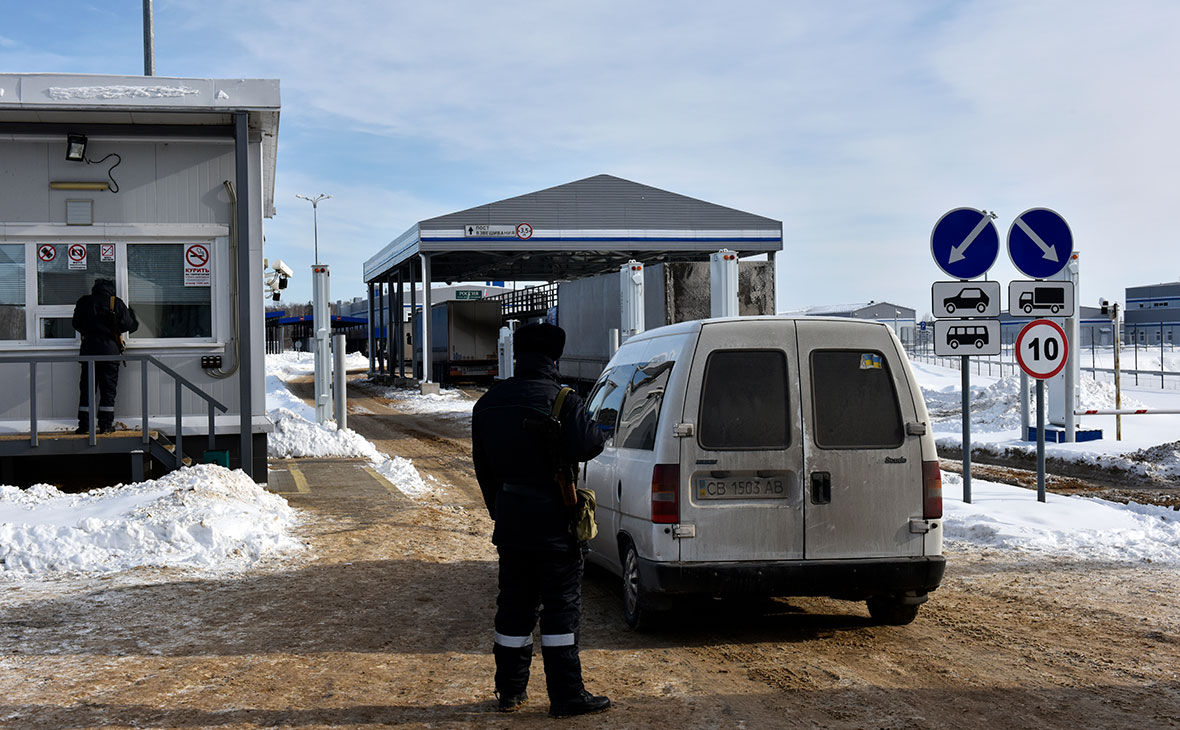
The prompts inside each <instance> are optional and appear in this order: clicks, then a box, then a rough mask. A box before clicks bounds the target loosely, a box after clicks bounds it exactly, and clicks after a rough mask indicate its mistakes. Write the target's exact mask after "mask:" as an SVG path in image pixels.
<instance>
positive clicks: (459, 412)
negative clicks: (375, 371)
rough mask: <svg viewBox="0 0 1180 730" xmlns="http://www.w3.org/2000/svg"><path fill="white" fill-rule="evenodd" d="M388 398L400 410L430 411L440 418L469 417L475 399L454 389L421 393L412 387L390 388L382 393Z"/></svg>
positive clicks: (410, 411) (412, 411) (413, 411)
mask: <svg viewBox="0 0 1180 730" xmlns="http://www.w3.org/2000/svg"><path fill="white" fill-rule="evenodd" d="M384 397H385V398H386V399H388V400H392V401H396V402H397V406H398V408H399V409H400V410H403V411H405V412H407V413H430V414H434V415H436V416H439V417H442V418H452V419H453V418H470V417H471V409H472V408H473V407H474V406H475V401H474V400H472V399H470V398H468V397H466V396H465V395H463V394H462V393H460V392H459V391H456V390H443V391H442V392H441V393H421V392H419V391H417V390H415V389H412V388H391V389H390V390H387V391H386V392H385V393H384Z"/></svg>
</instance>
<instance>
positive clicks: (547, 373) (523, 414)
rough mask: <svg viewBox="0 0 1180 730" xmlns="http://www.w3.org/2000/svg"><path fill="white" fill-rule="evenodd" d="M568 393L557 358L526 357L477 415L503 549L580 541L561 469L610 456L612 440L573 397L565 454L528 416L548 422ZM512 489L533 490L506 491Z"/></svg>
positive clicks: (476, 456)
mask: <svg viewBox="0 0 1180 730" xmlns="http://www.w3.org/2000/svg"><path fill="white" fill-rule="evenodd" d="M560 390H561V385H560V384H559V383H558V380H557V366H556V364H555V363H554V362H553V360H551V359H549V358H548V357H546V356H544V355H541V354H538V353H532V352H529V353H521V354H520V355H519V356H518V357H517V359H516V374H515V375H514V376H513V377H511V378H509V379H508V380H505V381H502V382H500V383H497V384H496V385H494V386H492V388H490V389H489V390H488V392H487V393H485V394H484V395H483V397H482V398H480V399H479V401H478V402H476V404H475V408H474V409H473V411H472V417H471V451H472V461H473V463H474V465H475V476H476V479H478V480H479V487H480V490H481V491H482V492H483V498H484V503H485V504H486V505H487V508H488V513H489V514H490V515H491V516H492V519H493V520H495V521H496V528H495V531H494V532H493V534H492V542H494V543H495V544H496V545H498V546H501V547H517V548H536V549H544V548H558V549H560V548H567V547H570V546H571V545H572V544H573V543H574V540H573V537H572V536H571V534H570V531H569V525H570V513H569V510H568V509H567V508H566V507H565V505H564V504H563V503H562V499H561V493H560V491H559V488H558V486H557V482H556V480H555V479H554V476H555V474H556V472H557V465H558V463H559V462H564V463H567V464H577V463H578V462H583V461H589V460H590V459H593V458H594V457H595V456H598V455H599V454H600V453H602V444H603V440H604V437H603V434H602V431H601V430H600V429H599V428H598V425H597V424H596V423H595V422H594V421H593V420H592V419H591V418H590V417H589V416H588V415H587V414H586V409H585V407H584V406H583V404H582V399H581V398H580V397H578V395H577V393H572V392H571V393H570V394H569V395H568V396H566V399H565V402H564V403H563V405H562V409H561V415H560V419H561V423H562V430H561V434H560V438H559V439H558V441H557V449H559V451H560V453H554V445H553V444H552V443H551V442H549V441H548V440H546V438H545V437H544V436H543V435H541V434H538V433H536V432H535V431H534V430H530V429H528V428H527V427H526V426H525V419H526V418H533V419H536V418H540V419H545V418H548V416H549V414H550V411H551V410H552V408H553V402H554V400H555V399H556V398H557V394H558V392H559V391H560ZM505 484H511V485H517V486H521V487H525V489H524V490H515V489H509V490H508V491H503V489H502V488H503V486H504V485H505Z"/></svg>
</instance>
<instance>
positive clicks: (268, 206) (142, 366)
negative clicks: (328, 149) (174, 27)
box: [0, 74, 279, 483]
mask: <svg viewBox="0 0 1180 730" xmlns="http://www.w3.org/2000/svg"><path fill="white" fill-rule="evenodd" d="M278 124H279V83H278V81H277V80H267V79H228V80H219V79H189V78H164V77H154V76H152V77H144V76H95V75H62V74H0V377H3V379H4V382H5V383H6V386H7V387H5V388H4V389H3V391H2V392H0V465H3V466H2V467H0V469H2V471H3V472H5V473H3V474H0V481H6V482H7V483H14V482H13V481H8V480H9V479H12V480H15V483H28V482H29V481H30V479H32V478H33V477H36V476H37V474H35V473H30V471H32V472H37V471H44V470H46V469H48V468H49V467H50V465H54V464H58V463H65V462H69V463H73V464H74V465H75V466H77V465H79V464H81V465H82V467H81V468H83V469H93V468H95V467H94V464H98V463H100V462H101V463H102V464H104V466H103V468H109V469H110V471H111V478H112V480H115V479H119V478H139V477H141V476H143V475H144V470H145V469H146V470H147V471H148V472H150V473H156V472H157V471H158V470H166V469H167V468H172V467H175V466H176V465H179V464H182V463H192V462H200V461H215V462H218V463H222V464H226V465H228V466H231V467H234V468H237V467H241V468H242V469H244V470H245V471H246V472H247V473H249V474H250V475H251V476H253V477H254V478H255V479H256V480H258V481H265V480H266V438H267V432H268V431H269V430H270V428H271V426H270V423H269V421H268V420H267V417H266V406H265V391H264V378H265V374H264V361H263V357H264V337H263V333H264V328H263V301H262V286H261V284H262V280H263V268H264V266H263V257H262V253H263V251H262V247H263V219H264V218H269V217H272V216H273V214H274V173H275V154H276V148H277V134H278ZM98 278H105V279H111V280H113V281H114V282H115V288H116V293H117V295H118V296H119V297H120V298H122V299H123V300H124V301H125V302H126V303H127V305H128V306H129V307H131V309H132V310H134V312H135V314H136V316H137V319H138V321H139V328H138V330H137V331H136V332H134V333H132V334H130V335H127V336H126V351H125V353H124V358H123V359H124V365H125V366H121V367H120V368H119V370H120V377H119V388H118V398H117V401H116V404H115V421H116V431H115V432H114V433H112V434H104V435H101V436H97V437H96V434H95V433H93V432H91V433H89V434H83V435H75V434H73V433H72V432H73V429H74V428H75V427H76V426H77V422H78V390H79V372H80V366H79V360H78V348H79V336H78V334H77V333H76V332H75V331H74V330H73V327H72V326H71V320H70V317H71V313H72V310H73V307H74V304H75V302H76V301H77V299H78V298H79V297H80V296H81V295H83V294H86V293H89V292H90V290H91V287H92V285H93V283H94V281H95V280H96V279H98ZM83 367H85V365H83ZM96 400H97V398H96V397H95V398H92V399H91V403H94V402H95V401H96ZM66 456H68V457H71V458H70V459H63V458H62V457H66ZM29 465H32V466H29ZM124 472H126V473H124ZM112 483H113V481H112Z"/></svg>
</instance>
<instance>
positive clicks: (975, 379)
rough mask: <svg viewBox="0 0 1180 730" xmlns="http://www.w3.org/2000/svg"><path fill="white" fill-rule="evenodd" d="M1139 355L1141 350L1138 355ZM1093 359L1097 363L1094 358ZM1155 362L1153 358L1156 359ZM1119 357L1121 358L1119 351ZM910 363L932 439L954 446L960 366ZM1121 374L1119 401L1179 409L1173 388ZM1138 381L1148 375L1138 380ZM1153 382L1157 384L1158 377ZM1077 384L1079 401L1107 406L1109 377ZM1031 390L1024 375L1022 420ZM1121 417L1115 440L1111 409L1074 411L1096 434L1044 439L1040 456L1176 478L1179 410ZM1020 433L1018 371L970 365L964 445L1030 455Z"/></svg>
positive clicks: (958, 437)
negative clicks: (983, 371)
mask: <svg viewBox="0 0 1180 730" xmlns="http://www.w3.org/2000/svg"><path fill="white" fill-rule="evenodd" d="M1083 354H1088V353H1083ZM1157 355H1158V351H1157ZM1143 359H1144V355H1143V354H1142V353H1141V354H1140V360H1141V361H1142V360H1143ZM1098 362H1099V366H1100V367H1101V366H1102V365H1101V363H1102V360H1101V359H1099V360H1098ZM1158 362H1159V361H1158V357H1157V360H1156V363H1157V366H1158ZM1123 364H1124V365H1126V358H1124V362H1123ZM913 368H914V372H915V374H916V375H917V378H918V383H919V385H920V386H921V388H922V394H923V396H924V397H925V399H926V407H927V409H928V410H929V411H930V420H931V426H932V428H933V431H934V436H935V439H936V441H937V442H938V444H939V445H940V446H952V447H954V448H960V447H961V446H962V443H963V427H962V421H961V419H960V411H961V410H962V388H961V374H960V372H959V371H958V370H951V369H949V368H943V367H939V366H936V365H930V364H928V363H924V362H914V363H913ZM1129 380H1130V379H1129V378H1128V377H1127V376H1125V375H1124V376H1123V386H1122V398H1121V405H1122V407H1123V408H1127V409H1131V408H1148V409H1151V408H1169V409H1180V392H1178V391H1175V390H1161V389H1160V388H1158V387H1155V388H1152V387H1150V386H1149V385H1140V386H1133V385H1129V384H1128V382H1129ZM1141 382H1143V383H1147V382H1149V381H1148V379H1142V380H1141ZM1155 384H1156V385H1157V386H1158V384H1159V380H1158V379H1157V380H1156V381H1155ZM1078 385H1079V388H1080V390H1081V403H1082V407H1083V408H1114V407H1115V388H1114V383H1112V382H1106V381H1103V380H1097V381H1096V380H1093V379H1092V378H1090V377H1087V376H1083V377H1082V378H1081V379H1080V380H1079V383H1078ZM1035 389H1036V384H1035V381H1030V385H1029V403H1030V406H1029V420H1030V423H1032V424H1035V423H1036V410H1035ZM1047 400H1048V395H1047V394H1046V401H1047ZM1122 422H1123V428H1122V430H1123V438H1122V440H1121V441H1118V440H1115V416H1079V417H1078V425H1079V427H1084V428H1098V429H1102V432H1103V438H1102V439H1101V440H1099V441H1084V442H1078V443H1072V444H1065V443H1053V442H1047V443H1046V444H1045V455H1046V457H1047V458H1053V459H1060V460H1062V461H1071V462H1077V463H1083V464H1089V465H1092V466H1097V467H1103V468H1108V469H1118V470H1122V471H1126V472H1128V473H1131V474H1137V475H1141V476H1145V477H1152V478H1156V479H1173V478H1177V477H1180V415H1169V414H1146V415H1132V416H1123V418H1122ZM1020 436H1021V434H1020V377H1019V376H1017V375H1008V376H1006V377H1003V378H997V377H990V376H987V375H979V374H977V373H975V372H972V373H971V444H972V448H973V449H975V450H981V449H982V450H984V451H990V452H993V453H1004V452H1023V453H1027V454H1035V453H1036V443H1035V442H1032V441H1024V440H1022V439H1021V438H1020Z"/></svg>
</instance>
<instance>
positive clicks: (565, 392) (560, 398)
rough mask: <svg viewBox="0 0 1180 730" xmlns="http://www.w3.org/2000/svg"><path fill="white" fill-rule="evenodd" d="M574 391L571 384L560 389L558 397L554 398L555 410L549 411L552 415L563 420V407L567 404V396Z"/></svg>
mask: <svg viewBox="0 0 1180 730" xmlns="http://www.w3.org/2000/svg"><path fill="white" fill-rule="evenodd" d="M572 391H573V388H571V387H569V386H566V387H564V388H562V389H561V390H560V391H558V393H557V398H555V399H554V400H553V410H551V411H550V412H549V415H550V416H552V417H553V418H555V419H556V420H558V421H560V420H561V407H562V406H563V405H565V397H566V396H567V395H569V394H570V393H571V392H572Z"/></svg>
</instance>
